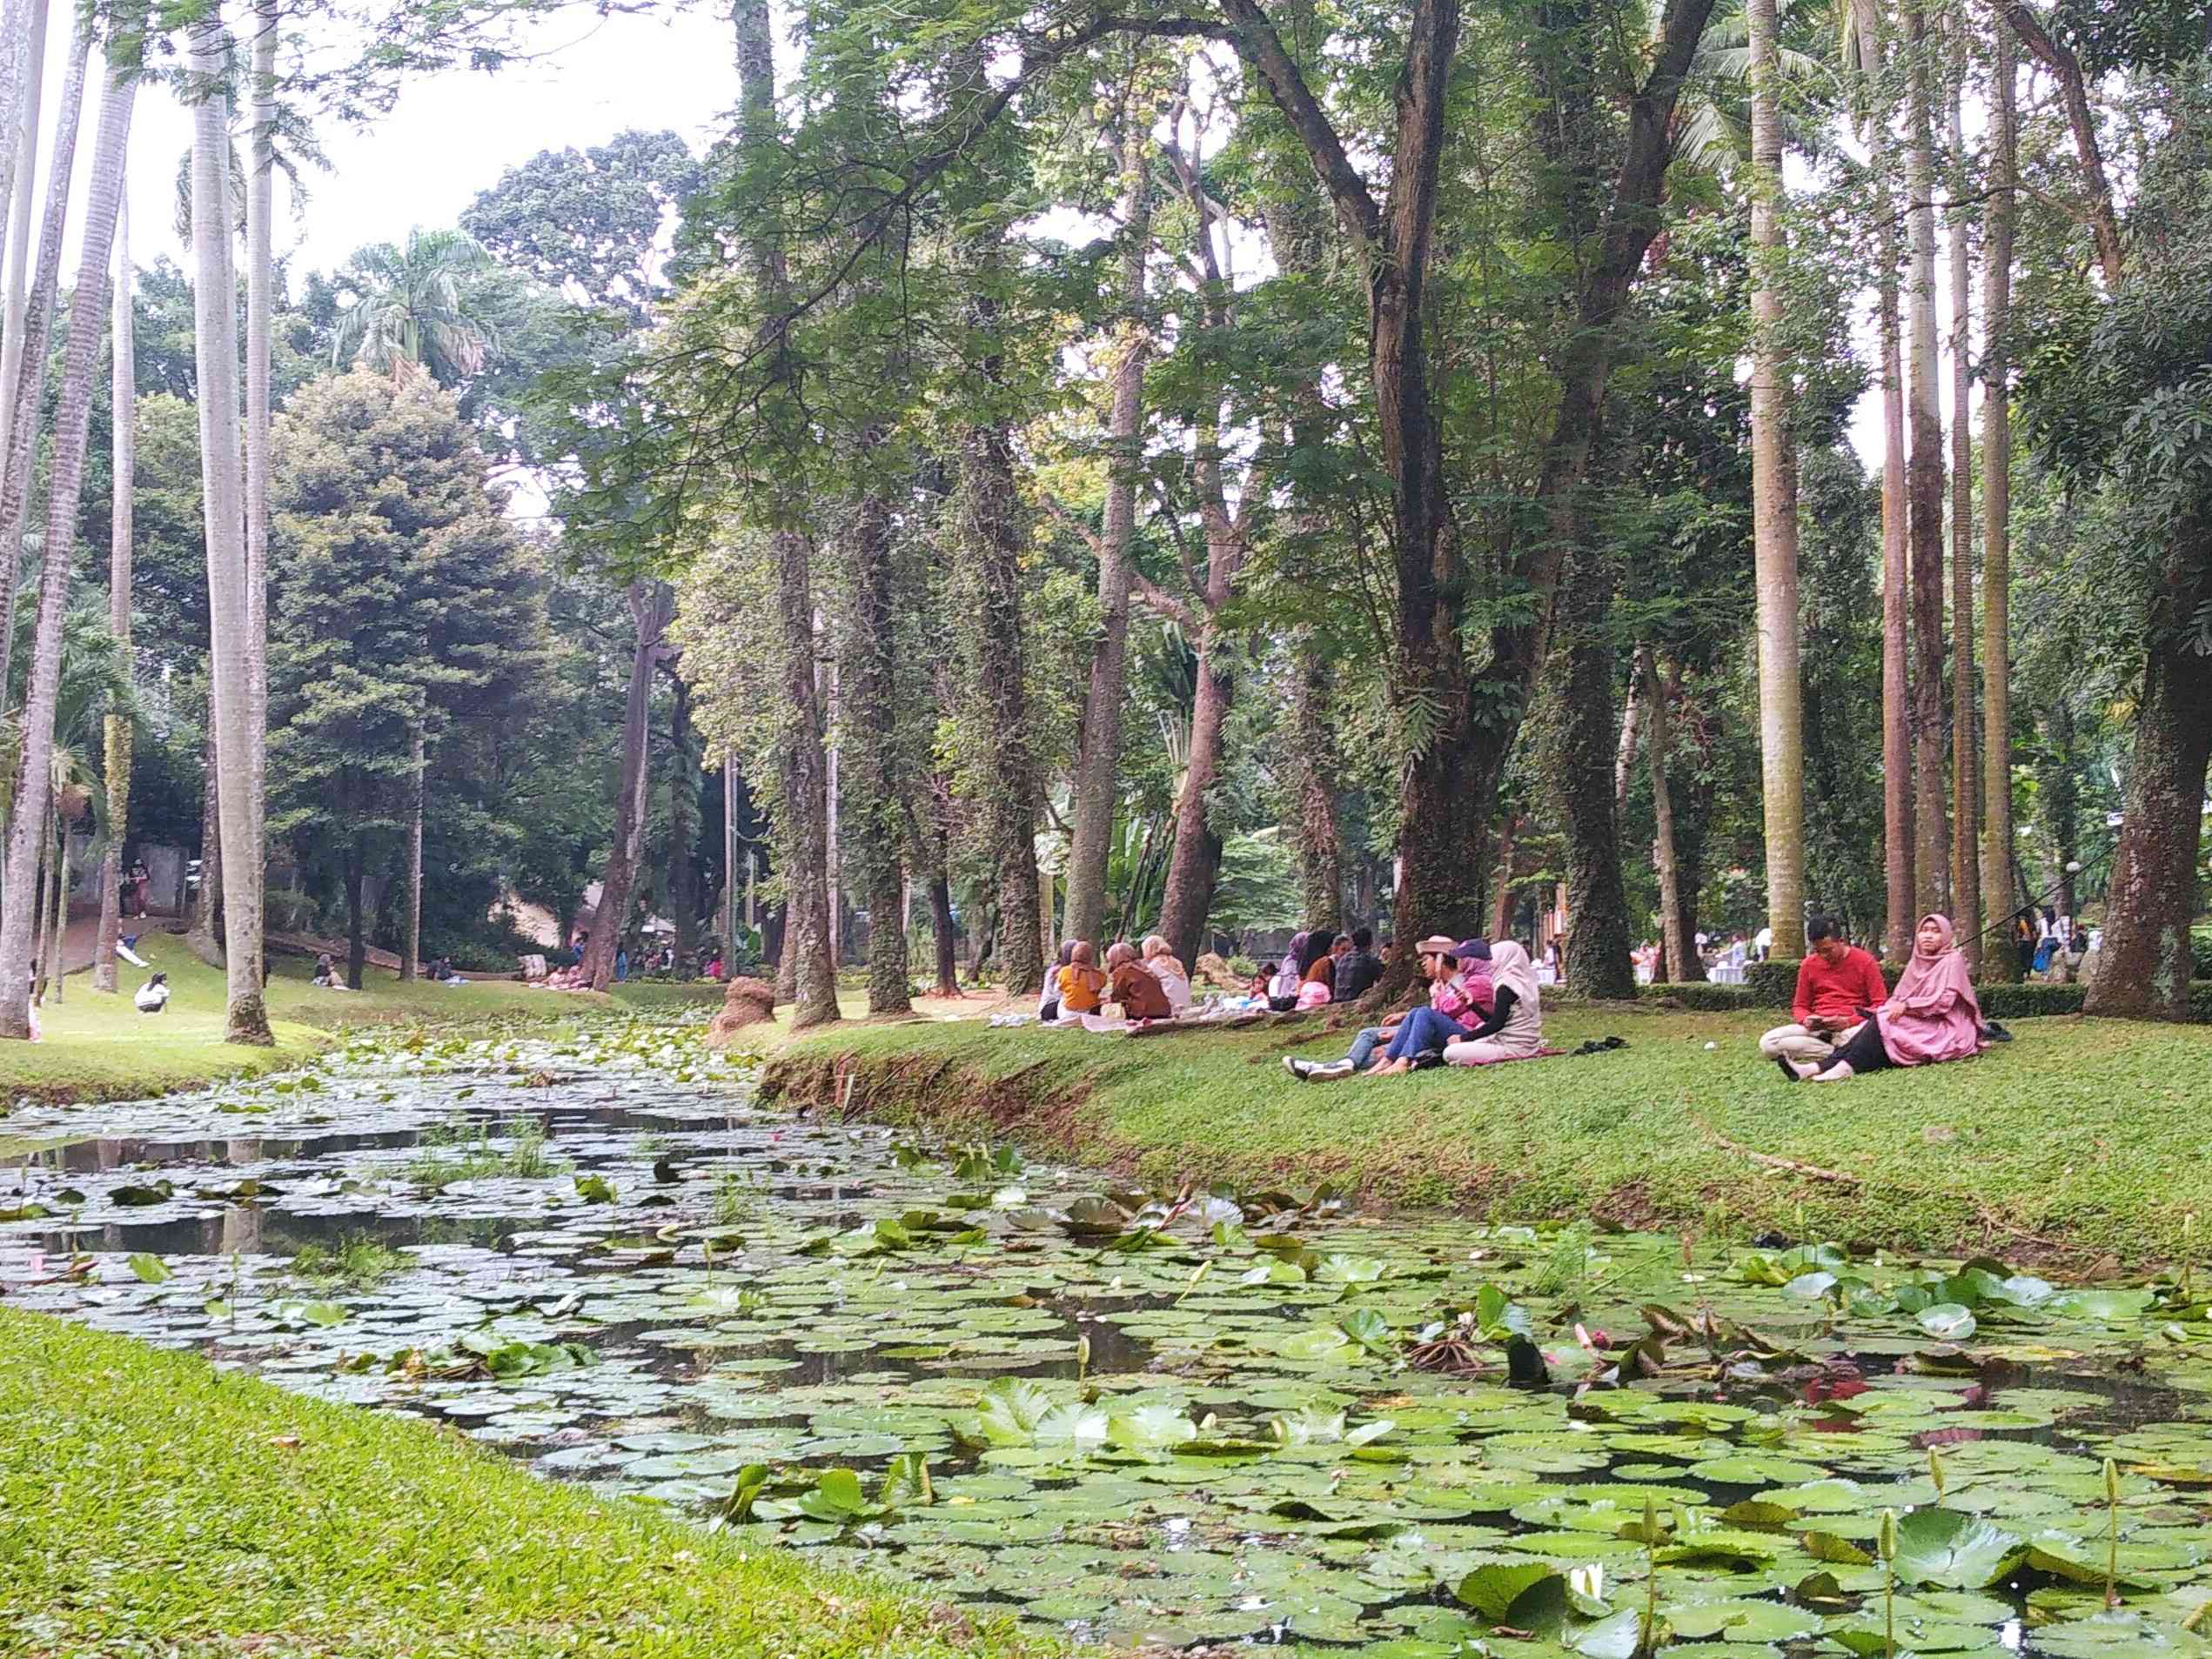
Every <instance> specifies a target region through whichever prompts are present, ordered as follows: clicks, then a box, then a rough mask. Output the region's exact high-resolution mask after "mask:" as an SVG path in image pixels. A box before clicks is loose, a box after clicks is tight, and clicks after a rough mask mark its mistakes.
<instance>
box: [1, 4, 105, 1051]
mask: <svg viewBox="0 0 2212 1659" xmlns="http://www.w3.org/2000/svg"><path fill="white" fill-rule="evenodd" d="M128 37H129V36H128V28H127V25H126V28H125V29H123V30H118V31H117V40H116V41H115V43H112V44H111V46H110V48H109V64H108V76H107V86H106V89H105V90H104V92H103V94H102V96H101V99H100V123H99V130H98V136H97V137H96V138H95V139H94V141H93V146H92V174H91V179H90V191H88V193H87V197H86V201H85V216H84V232H83V234H84V242H83V246H82V249H81V251H80V254H79V259H78V264H77V286H76V289H75V292H76V293H77V296H78V297H79V298H80V301H81V302H83V303H84V313H83V315H84V316H85V317H86V318H88V319H89V318H97V316H98V315H99V306H100V303H101V301H102V300H103V299H104V298H105V297H106V292H107V282H108V266H109V263H110V260H111V256H112V253H113V251H114V241H115V224H116V217H117V213H118V211H119V210H120V206H121V203H122V199H123V168H124V159H125V157H126V155H127V153H128V151H129V148H130V142H131V111H132V107H133V105H134V104H135V103H136V101H137V85H138V79H137V64H135V62H134V61H133V57H134V54H133V53H132V52H131V50H129V46H128V43H127V42H128ZM99 350H100V331H99V329H98V327H97V324H90V323H89V322H88V324H87V325H86V326H85V327H83V328H74V329H71V330H70V338H69V347H68V351H67V354H66V356H65V357H64V359H63V365H62V381H61V400H60V403H59V405H57V408H56V411H55V415H54V428H53V433H52V440H53V447H52V455H51V458H50V462H49V466H48V472H47V483H46V539H45V546H44V554H43V558H42V568H41V570H40V573H39V586H38V620H37V631H36V633H35V634H34V637H33V644H32V646H31V657H30V679H29V683H28V684H27V686H25V688H24V694H23V785H22V787H21V788H20V789H19V790H18V791H17V799H16V802H15V812H14V814H13V816H12V818H11V819H10V823H9V826H8V860H7V866H6V871H5V873H4V875H3V876H0V892H4V895H5V896H4V900H0V1036H9V1037H28V1036H29V1035H30V958H31V951H32V942H31V937H32V933H33V931H34V929H35V927H36V925H37V917H36V915H35V914H34V913H33V912H34V911H35V908H36V905H35V901H34V900H33V897H32V883H33V881H34V880H35V879H36V866H37V849H38V842H39V838H40V835H41V834H42V833H43V832H44V827H45V825H46V821H47V814H48V813H49V812H50V810H51V801H52V783H53V779H52V776H51V765H52V750H53V746H54V722H55V712H56V706H57V702H58V700H59V697H60V692H61V672H62V625H63V621H64V617H65V615H66V613H67V610H68V605H69V582H70V565H71V563H72V561H73V558H74V555H75V553H76V551H77V536H76V526H77V501H78V498H79V496H80V495H81V493H82V492H83V490H84V452H85V448H86V445H87V443H88V440H89V438H90V429H91V416H92V371H93V370H94V368H95V367H96V366H97V362H98V358H99ZM10 632H11V633H12V632H13V631H12V630H10ZM58 947H59V946H58V941H57V949H58Z"/></svg>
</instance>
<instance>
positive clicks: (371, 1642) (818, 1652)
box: [0, 1310, 1042, 1659]
mask: <svg viewBox="0 0 2212 1659" xmlns="http://www.w3.org/2000/svg"><path fill="white" fill-rule="evenodd" d="M1040 1651H1042V1649H1041V1648H1039V1647H1038V1646H1036V1644H1034V1643H1028V1642H1016V1640H1015V1639H1014V1638H1012V1637H1011V1636H1010V1635H1009V1633H1008V1631H1007V1630H1005V1629H1002V1628H998V1627H993V1628H987V1629H981V1630H978V1629H975V1627H974V1626H973V1625H972V1624H971V1623H970V1622H969V1619H968V1617H967V1616H965V1615H962V1614H961V1613H959V1612H956V1611H954V1610H951V1609H945V1608H942V1607H935V1606H932V1605H930V1604H928V1603H927V1602H922V1601H921V1600H919V1599H918V1598H917V1597H915V1595H913V1594H912V1593H910V1592H902V1591H900V1590H898V1589H893V1588H890V1587H888V1586H884V1585H880V1584H875V1583H870V1582H864V1581H861V1580H856V1579H853V1578H848V1577H843V1576H841V1575H835V1574H831V1573H827V1572H824V1571H822V1570H821V1569H819V1568H816V1567H812V1566H802V1565H801V1563H800V1562H799V1561H798V1559H797V1558H796V1557H795V1556H792V1555H783V1554H781V1553H770V1554H761V1553H760V1552H758V1551H754V1552H752V1553H749V1554H748V1553H747V1552H745V1551H743V1550H741V1549H739V1548H737V1547H736V1546H735V1545H734V1544H732V1543H729V1542H727V1541H725V1540H722V1539H720V1538H717V1537H714V1536H712V1535H708V1534H707V1533H706V1532H705V1531H703V1530H702V1529H700V1528H698V1527H696V1526H694V1525H691V1524H688V1523H687V1522H680V1521H677V1520H673V1519H667V1518H664V1517H662V1516H660V1515H657V1514H654V1513H653V1512H650V1511H648V1510H647V1509H646V1508H643V1507H642V1506H640V1505H637V1504H635V1503H626V1502H603V1501H601V1500H600V1499H598V1498H596V1497H594V1496H593V1495H591V1494H589V1493H587V1492H586V1491H584V1490H582V1489H581V1488H575V1487H563V1486H560V1485H558V1484H555V1483H553V1482H546V1481H543V1480H540V1479H539V1478H537V1477H535V1476H533V1475H530V1474H529V1473H528V1472H527V1471H526V1470H525V1469H524V1468H521V1467H520V1466H519V1464H516V1463H513V1462H508V1461H506V1459H504V1458H502V1457H500V1456H499V1455H496V1454H493V1453H490V1452H486V1451H482V1450H479V1448H476V1447H474V1446H473V1445H471V1444H470V1443H469V1442H466V1441H464V1440H462V1439H460V1438H459V1436H457V1435H453V1434H452V1433H450V1432H443V1433H441V1432H440V1431H439V1430H436V1429H433V1428H430V1427H428V1426H427V1425H425V1424H421V1423H416V1422H406V1421H404V1420H400V1419H396V1418H392V1417H390V1416H386V1415H381V1414H379V1413H372V1412H367V1411H361V1410H356V1409H352V1408H346V1407H340V1406H332V1405H325V1404H323V1403H320V1402H318V1401H311V1400H305V1399H302V1398H300V1397H298V1396H297V1395H289V1394H285V1393H284V1392H282V1391H281V1390H279V1389H278V1388H273V1387H271V1386H270V1385H268V1384H265V1383H263V1382H259V1381H255V1380H253V1379H251V1378H248V1377H245V1376H243V1375H221V1374H218V1373H217V1372H216V1371H215V1370H213V1369H212V1368H211V1367H209V1366H208V1365H207V1363H206V1362H205V1361H202V1360H200V1359H198V1357H196V1356H193V1355H180V1354H171V1353H164V1352H158V1351H157V1350H154V1349H151V1348H146V1347H144V1346H143V1345H142V1344H140V1343H137V1342H135V1341H131V1340H129V1339H128V1338H124V1337H119V1336H112V1335H101V1334H99V1333H97V1332H92V1331H87V1330H83V1329H80V1328H77V1327H75V1326H70V1325H66V1324H64V1323H62V1322H60V1321H56V1320H50V1319H46V1318H43V1317H41V1316H38V1315H36V1314H20V1313H11V1312H7V1311H4V1310H0V1652H4V1653H23V1654H36V1655H42V1656H43V1655H54V1656H61V1655H70V1656H76V1655H95V1654H97V1655H100V1656H117V1659H119V1656H141V1655H143V1656H149V1659H151V1656H153V1655H157V1654H159V1655H164V1656H165V1655H172V1654H179V1653H189V1654H191V1655H192V1656H194V1659H214V1656H218V1655H222V1656H245V1655H249V1654H251V1655H254V1656H258V1659H305V1656H311V1655H312V1656H314V1659H335V1656H362V1659H368V1656H374V1659H392V1656H401V1655H407V1656H418V1655H419V1656H430V1655H436V1656H439V1659H555V1656H563V1659H566V1656H575V1655H584V1654H591V1655H609V1656H613V1655H619V1656H622V1659H737V1656H746V1655H754V1654H759V1655H776V1656H793V1659H814V1656H823V1659H828V1656H863V1655H876V1654H881V1655H883V1656H886V1659H893V1656H895V1659H909V1656H911V1659H925V1656H936V1655H948V1654H953V1653H961V1654H970V1655H981V1656H987V1659H988V1656H995V1655H1008V1654H1014V1653H1017V1652H1040Z"/></svg>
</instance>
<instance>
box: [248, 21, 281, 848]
mask: <svg viewBox="0 0 2212 1659" xmlns="http://www.w3.org/2000/svg"><path fill="white" fill-rule="evenodd" d="M253 16H254V19H255V23H256V24H257V27H256V28H255V30H254V35H253V48H252V75H251V89H250V90H251V97H252V104H251V124H252V129H253V130H252V132H251V138H250V142H251V153H252V165H251V171H250V172H249V173H248V175H247V178H246V190H245V617H246V664H245V666H246V686H245V697H246V724H247V726H249V727H250V728H251V730H252V731H254V732H255V733H259V734H262V740H261V741H257V742H256V743H255V745H254V746H253V749H252V752H251V753H250V754H249V755H248V756H247V757H246V765H247V773H246V806H247V808H248V815H249V817H250V819H251V825H250V826H249V829H248V840H247V842H246V845H247V846H252V847H259V846H262V845H264V843H265V840H266V839H267V838H266V835H265V809H266V805H267V802H268V799H269V796H268V779H267V776H266V768H265V762H266V759H267V754H268V749H267V745H266V741H265V738H266V733H267V732H268V730H269V315H270V310H271V305H272V304H273V303H274V298H275V293H276V256H275V253H274V251H273V250H272V247H271V229H270V217H271V214H272V213H273V212H274V211H275V207H276V197H277V171H276V170H277V160H276V144H277V8H276V0H254V4H253Z"/></svg>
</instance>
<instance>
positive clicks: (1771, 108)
mask: <svg viewBox="0 0 2212 1659" xmlns="http://www.w3.org/2000/svg"><path fill="white" fill-rule="evenodd" d="M1744 17H1745V21H1746V26H1747V28H1748V30H1749V37H1750V44H1751V160H1752V168H1751V240H1752V291H1751V315H1752V369H1751V428H1752V431H1751V445H1752V448H1751V465H1752V485H1751V487H1752V525H1753V559H1754V560H1755V562H1756V565H1757V572H1758V574H1757V580H1758V585H1759V734H1760V744H1759V752H1760V795H1761V798H1762V799H1763V802H1764V806H1765V826H1766V925H1767V926H1769V927H1771V928H1773V930H1774V944H1773V954H1774V956H1775V957H1777V958H1778V959H1780V960H1783V961H1794V960H1797V959H1798V958H1800V957H1801V956H1803V955H1804V954H1805V706H1804V687H1803V682H1802V680H1801V679H1800V676H1799V672H1798V640H1799V637H1800V622H1799V619H1798V576H1797V564H1798V547H1797V449H1796V444H1795V441H1794V440H1793V438H1791V436H1790V430H1789V418H1790V382H1789V367H1788V361H1787V358H1788V347H1787V345H1786V343H1785V342H1784V340H1783V338H1782V332H1781V331H1782V324H1783V311H1784V304H1783V299H1782V290H1781V286H1780V284H1781V283H1782V281H1783V280H1784V278H1785V276H1786V266H1787V264H1788V262H1789V238H1788V236H1787V233H1786V231H1785V230H1784V228H1783V224H1782V208H1783V187H1782V120H1781V113H1780V107H1779V100H1778V98H1777V96H1776V87H1775V83H1776V81H1777V79H1778V73H1777V69H1776V51H1775V21H1774V0H1746V6H1745V11H1744ZM1575 931H1576V932H1577V933H1580V932H1581V929H1580V928H1579V927H1578V928H1577V929H1576V930H1575Z"/></svg>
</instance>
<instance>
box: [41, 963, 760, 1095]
mask: <svg viewBox="0 0 2212 1659" xmlns="http://www.w3.org/2000/svg"><path fill="white" fill-rule="evenodd" d="M138 949H139V953H140V954H141V955H143V956H144V957H145V958H146V959H147V960H149V961H150V962H151V963H152V964H153V965H154V967H157V968H159V969H161V970H162V971H163V972H164V973H167V974H168V975H169V984H170V988H171V993H172V995H171V1000H170V1003H169V1007H167V1008H166V1009H165V1010H164V1012H163V1013H160V1014H158V1015H157V1016H152V1017H149V1016H147V1015H144V1014H141V1013H138V1012H137V1009H136V1008H134V1007H132V1006H131V997H130V994H129V993H130V992H131V990H133V989H135V988H136V987H137V985H138V984H139V983H140V982H141V980H143V979H144V973H142V972H141V971H140V970H138V969H136V968H132V967H129V966H128V965H127V964H126V965H125V966H124V981H123V985H124V993H123V994H122V995H119V996H103V995H101V994H100V993H97V992H96V991H94V990H93V989H92V977H91V975H90V973H73V974H71V975H70V978H69V980H68V983H67V985H66V987H64V1000H63V1001H62V1002H61V1003H60V1004H59V1005H58V1006H57V1005H56V1004H55V1003H54V1002H53V1001H52V1000H49V1001H48V1002H47V1005H46V1006H45V1007H44V1008H41V1009H40V1010H39V1011H38V1021H39V1026H40V1028H41V1030H42V1031H43V1033H44V1040H43V1041H40V1042H37V1043H4V1044H0V1097H5V1098H13V1097H17V1096H21V1095H34V1096H37V1097H38V1098H40V1099H42V1100H120V1099H127V1098H130V1097H132V1096H136V1095H142V1094H158V1093H163V1092H166V1091H169V1090H173V1089H180V1088H195V1087H200V1086H201V1085H203V1084H206V1083H210V1082H214V1081H217V1080H220V1079H225V1078H231V1077H251V1076H258V1075H260V1074H263V1073H265V1072H271V1071H277V1070H281V1069H282V1068H283V1067H287V1066H293V1065H297V1064H298V1063H299V1062H300V1061H301V1060H305V1059H306V1058H308V1057H309V1056H310V1055H312V1054H315V1053H316V1052H317V1051H318V1050H319V1049H321V1048H323V1047H326V1046H327V1045H328V1044H329V1042H330V1041H331V1038H332V1033H333V1032H335V1031H336V1030H338V1029H339V1028H340V1027H345V1026H359V1025H390V1024H416V1025H432V1026H455V1025H473V1024H478V1023H481V1022H483V1021H486V1020H505V1019H513V1018H528V1019H542V1020H560V1019H567V1018H573V1016H574V1015H576V1014H577V1013H581V1012H587V1011H589V1010H593V1009H597V1010H600V1011H607V1012H612V1011H614V1010H617V1009H619V1008H620V1007H637V1008H663V1007H714V1006H719V1005H720V1003H721V989H720V987H714V986H679V985H661V984H654V983H646V984H640V985H625V986H620V987H617V988H616V990H615V993H614V994H613V995H612V996H605V997H601V996H593V995H591V994H589V993H580V992H578V993H555V992H550V991H533V990H529V989H527V988H526V987H523V986H521V985H519V984H514V983H485V984H469V985H463V986H445V985H431V984H428V983H426V982H423V981H417V982H416V983H415V984H412V985H402V984H401V983H400V982H399V980H398V979H397V978H396V977H394V976H392V975H391V974H389V973H381V972H379V971H377V970H373V969H372V970H371V972H370V973H369V975H368V979H367V981H366V985H365V988H364V989H362V990H360V991H356V992H344V991H331V990H325V989H320V988H318V987H315V986H312V985H310V984H309V983H308V980H309V978H310V977H311V976H312V972H313V970H312V967H311V966H310V965H309V964H307V963H306V962H304V961H299V960H292V959H279V960H278V961H276V962H275V964H274V965H273V967H272V970H271V974H270V979H269V992H268V997H269V1013H270V1022H271V1029H272V1030H273V1031H274V1033H275V1034H276V1038H277V1045H276V1047H274V1048H244V1047H236V1046H234V1045H232V1044H229V1043H226V1042H225V1041H224V1040H223V1011H224V1007H225V1000H226V993H225V987H224V980H223V974H222V973H221V971H220V970H219V969H216V968H211V967H208V966H207V965H206V964H205V963H204V962H201V961H200V960H198V959H197V958H196V957H194V956H193V955H192V954H191V952H190V951H188V950H186V949H185V948H184V940H181V939H179V938H177V937H175V936H173V935H171V934H168V933H149V934H146V935H144V936H143V937H142V938H141V939H140V940H139V941H138Z"/></svg>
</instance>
